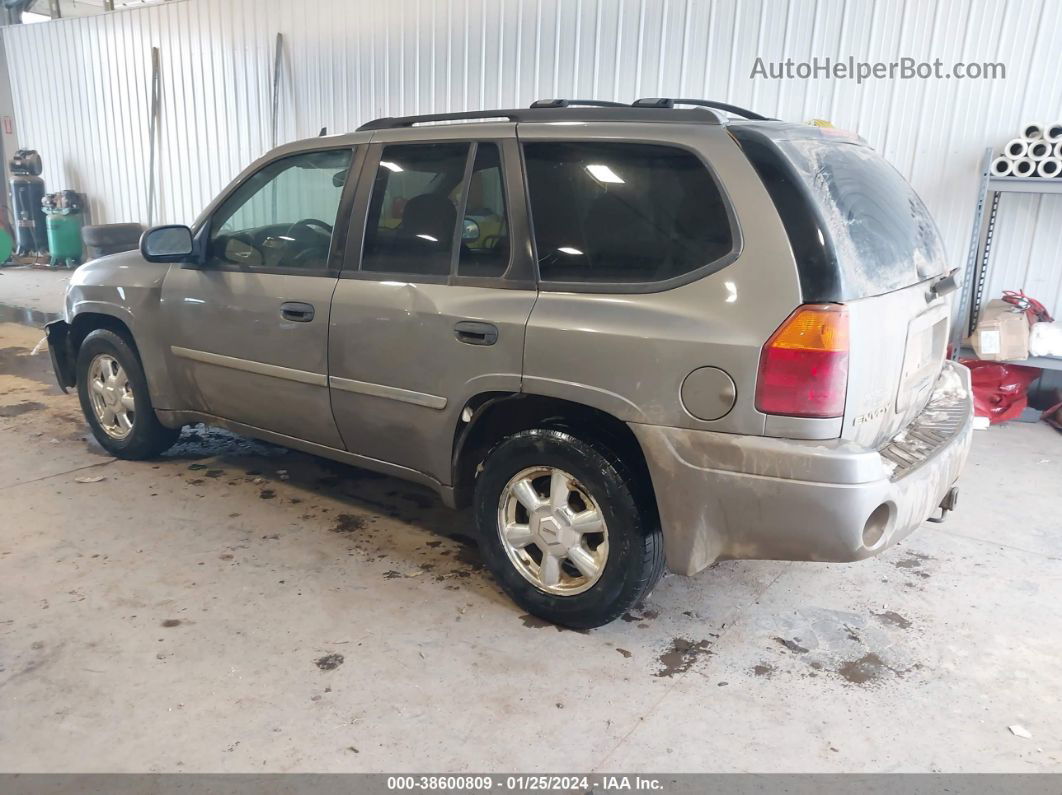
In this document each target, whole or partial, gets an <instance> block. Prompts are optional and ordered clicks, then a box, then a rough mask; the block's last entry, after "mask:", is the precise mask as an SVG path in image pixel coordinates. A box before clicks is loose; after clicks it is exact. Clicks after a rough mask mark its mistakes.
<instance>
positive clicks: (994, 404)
mask: <svg viewBox="0 0 1062 795" xmlns="http://www.w3.org/2000/svg"><path fill="white" fill-rule="evenodd" d="M959 361H960V362H961V363H962V364H964V365H966V366H967V367H969V368H970V381H971V383H972V386H973V401H974V414H976V415H977V416H978V417H988V421H989V422H991V423H992V424H993V425H995V424H997V423H1000V422H1006V421H1007V420H1013V419H1017V418H1018V417H1019V416H1020V415H1021V413H1022V411H1024V410H1025V407H1026V406H1027V405H1028V398H1027V393H1028V391H1029V384H1031V383H1032V382H1033V381H1035V380H1036V379H1037V378H1039V377H1040V373H1041V370H1040V368H1039V367H1023V366H1022V365H1020V364H1004V363H1003V362H986V361H982V360H981V359H960V360H959Z"/></svg>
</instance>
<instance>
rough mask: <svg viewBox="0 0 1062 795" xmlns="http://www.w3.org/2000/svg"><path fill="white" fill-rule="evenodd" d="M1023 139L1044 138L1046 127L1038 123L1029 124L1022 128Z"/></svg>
mask: <svg viewBox="0 0 1062 795" xmlns="http://www.w3.org/2000/svg"><path fill="white" fill-rule="evenodd" d="M1021 134H1022V137H1023V138H1043V137H1044V125H1042V124H1039V123H1037V122H1029V123H1028V124H1026V125H1024V126H1023V127H1022V128H1021Z"/></svg>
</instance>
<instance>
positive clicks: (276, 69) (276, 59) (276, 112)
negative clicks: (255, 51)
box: [272, 33, 284, 147]
mask: <svg viewBox="0 0 1062 795" xmlns="http://www.w3.org/2000/svg"><path fill="white" fill-rule="evenodd" d="M283 40H284V37H283V36H282V35H281V34H280V33H278V34H277V41H276V48H275V53H274V55H273V117H272V124H273V137H272V142H273V143H272V146H273V147H276V145H277V129H278V127H279V125H280V65H281V64H280V60H281V55H282V53H283V49H282V48H283Z"/></svg>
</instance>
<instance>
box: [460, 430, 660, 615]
mask: <svg viewBox="0 0 1062 795" xmlns="http://www.w3.org/2000/svg"><path fill="white" fill-rule="evenodd" d="M637 485H638V484H635V483H634V482H633V480H632V478H631V475H630V473H629V472H628V470H627V468H626V467H625V466H623V463H622V462H621V461H620V460H619V459H618V458H617V457H616V456H614V455H612V453H611V452H610V451H609V450H607V449H606V448H604V447H601V446H597V445H593V444H589V443H587V442H584V441H582V440H580V439H578V438H576V437H574V436H572V435H570V434H568V433H565V432H562V431H557V430H530V431H523V432H520V433H517V434H514V435H513V436H510V437H508V438H506V439H505V440H503V441H502V442H501V443H499V444H498V445H497V446H496V447H495V448H494V449H493V450H492V451H491V452H490V454H489V455H488V456H487V458H486V459H485V460H484V462H483V470H482V472H481V474H480V475H479V477H478V478H477V481H476V491H475V513H476V524H477V527H478V530H479V534H480V539H481V548H482V550H483V554H484V558H485V559H486V562H487V565H488V566H489V567H490V569H491V571H492V572H493V573H494V576H495V577H496V578H497V579H498V581H499V583H501V586H502V588H503V589H504V590H505V592H506V593H507V594H509V596H510V597H511V598H512V599H513V601H515V602H516V603H517V604H519V605H520V606H521V607H523V608H524V609H526V610H527V611H528V612H529V613H531V614H533V615H536V616H539V617H540V618H544V619H546V620H548V621H552V622H554V623H557V624H562V625H564V626H569V627H575V628H580V629H585V628H589V627H596V626H601V625H602V624H607V623H608V622H610V621H612V620H614V619H616V618H618V617H619V616H620V615H622V614H623V613H624V612H626V611H627V610H629V609H630V608H631V607H632V606H633V605H634V604H635V603H636V602H637V601H638V600H640V599H641V598H642V597H643V596H644V595H645V594H646V593H647V592H648V591H649V589H650V588H652V587H653V585H654V584H655V583H656V582H657V580H658V579H659V578H660V575H661V573H662V572H663V565H664V558H663V539H662V536H661V533H660V529H659V527H658V526H657V523H656V521H655V512H654V511H652V510H650V509H649V508H648V506H646V505H645V504H644V499H643V501H641V502H640V501H639V499H638V498H637V497H636V495H638V494H642V493H644V492H645V491H646V490H645V489H642V488H637Z"/></svg>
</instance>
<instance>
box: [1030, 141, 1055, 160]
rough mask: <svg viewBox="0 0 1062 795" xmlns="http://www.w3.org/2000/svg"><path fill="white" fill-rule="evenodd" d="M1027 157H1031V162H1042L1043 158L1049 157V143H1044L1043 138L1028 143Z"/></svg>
mask: <svg viewBox="0 0 1062 795" xmlns="http://www.w3.org/2000/svg"><path fill="white" fill-rule="evenodd" d="M1028 157H1031V158H1032V159H1033V160H1043V159H1044V158H1047V157H1051V144H1050V142H1048V141H1045V140H1044V139H1043V138H1038V139H1036V140H1035V141H1030V143H1029V152H1028Z"/></svg>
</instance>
